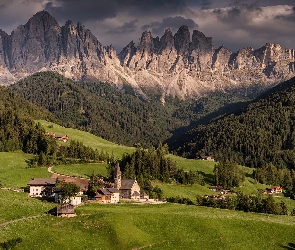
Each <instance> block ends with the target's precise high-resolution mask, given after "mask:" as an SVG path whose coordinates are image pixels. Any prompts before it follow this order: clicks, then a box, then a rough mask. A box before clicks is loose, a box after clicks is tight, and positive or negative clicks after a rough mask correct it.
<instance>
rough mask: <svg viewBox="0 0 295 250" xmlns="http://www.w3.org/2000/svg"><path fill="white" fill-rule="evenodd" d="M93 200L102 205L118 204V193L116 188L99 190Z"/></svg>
mask: <svg viewBox="0 0 295 250" xmlns="http://www.w3.org/2000/svg"><path fill="white" fill-rule="evenodd" d="M94 198H95V200H97V201H100V202H102V203H113V204H114V203H118V202H119V199H120V191H119V190H118V189H117V188H100V189H99V190H98V191H97V194H96V195H95V197H94Z"/></svg>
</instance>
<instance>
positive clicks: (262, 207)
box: [166, 192, 295, 215]
mask: <svg viewBox="0 0 295 250" xmlns="http://www.w3.org/2000/svg"><path fill="white" fill-rule="evenodd" d="M166 200H167V201H168V202H172V203H180V204H187V205H197V206H206V207H213V208H220V209H230V210H239V211H244V212H256V213H266V214H276V215H288V209H287V206H286V204H285V203H284V202H283V201H281V202H279V203H276V202H275V200H274V198H273V196H272V195H267V196H266V198H264V197H263V195H262V194H260V193H259V194H257V195H245V194H243V193H241V192H239V193H237V195H236V196H226V197H225V198H224V197H220V196H200V195H197V197H196V201H192V200H191V199H189V198H183V197H179V196H176V197H169V198H167V199H166ZM294 211H295V208H294V210H293V211H292V212H291V213H290V215H295V213H294Z"/></svg>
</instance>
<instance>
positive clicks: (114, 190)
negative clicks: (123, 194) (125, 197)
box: [107, 188, 120, 193]
mask: <svg viewBox="0 0 295 250" xmlns="http://www.w3.org/2000/svg"><path fill="white" fill-rule="evenodd" d="M107 190H109V192H111V193H120V191H119V189H117V188H107Z"/></svg>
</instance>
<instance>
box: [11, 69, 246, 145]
mask: <svg viewBox="0 0 295 250" xmlns="http://www.w3.org/2000/svg"><path fill="white" fill-rule="evenodd" d="M10 88H11V89H12V90H14V91H16V92H17V93H18V94H19V95H20V96H22V97H24V98H25V99H27V100H29V101H30V102H32V103H34V104H36V105H39V106H42V107H44V108H46V109H47V110H49V111H51V112H52V113H53V114H54V115H56V117H57V118H59V119H60V120H62V121H63V122H64V124H65V125H67V126H70V127H75V128H79V129H83V130H87V131H89V132H91V133H93V134H95V135H98V136H101V137H102V138H104V139H107V140H109V141H113V142H117V143H120V144H125V145H129V146H132V145H134V144H138V143H140V144H141V145H143V146H150V145H157V144H158V143H159V142H163V141H165V140H167V139H169V138H170V137H171V136H172V134H173V135H175V136H177V135H180V134H182V133H183V131H186V130H187V129H189V128H190V127H191V126H192V125H194V124H196V123H199V122H201V123H207V122H208V121H209V120H210V119H212V118H213V117H216V116H218V115H220V114H223V113H224V112H227V111H228V110H232V109H233V108H236V107H237V106H233V105H230V104H231V103H237V102H239V103H242V102H243V101H245V99H243V98H238V97H235V96H226V95H224V94H218V93H217V94H215V95H214V96H212V97H207V98H203V99H200V100H197V101H196V100H186V101H181V100H179V99H173V98H167V99H166V102H165V104H163V103H161V102H160V101H156V100H153V101H143V100H141V99H139V98H137V97H135V96H133V95H130V94H124V93H121V92H120V91H118V90H117V89H116V88H114V87H112V86H110V85H109V84H106V83H97V82H96V83H81V82H74V81H72V80H70V79H67V78H65V77H63V76H61V75H59V74H57V73H54V72H40V73H36V74H34V75H32V76H30V77H27V78H25V79H23V80H21V81H19V82H18V83H16V84H14V85H12V86H10ZM221 107H223V108H221ZM208 114H210V115H209V116H207V115H208ZM201 118H202V119H201ZM167 142H168V143H174V142H175V140H171V141H169V140H168V141H167Z"/></svg>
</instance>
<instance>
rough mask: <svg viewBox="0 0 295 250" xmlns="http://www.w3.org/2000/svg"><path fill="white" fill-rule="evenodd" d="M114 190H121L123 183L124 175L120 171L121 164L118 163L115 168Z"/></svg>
mask: <svg viewBox="0 0 295 250" xmlns="http://www.w3.org/2000/svg"><path fill="white" fill-rule="evenodd" d="M114 183H115V185H114V188H117V189H120V187H121V185H122V184H121V183H122V174H121V170H120V165H119V162H117V164H116V167H115V178H114Z"/></svg>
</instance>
